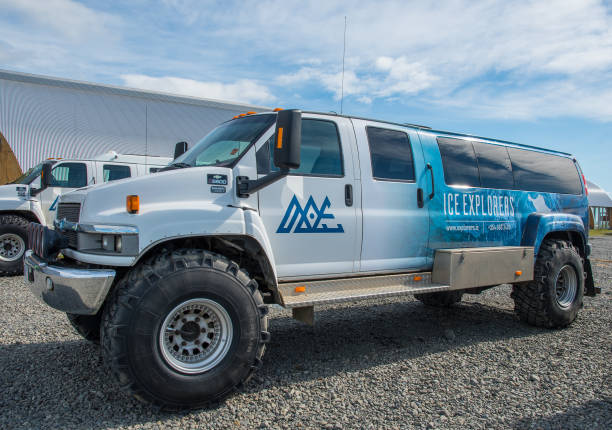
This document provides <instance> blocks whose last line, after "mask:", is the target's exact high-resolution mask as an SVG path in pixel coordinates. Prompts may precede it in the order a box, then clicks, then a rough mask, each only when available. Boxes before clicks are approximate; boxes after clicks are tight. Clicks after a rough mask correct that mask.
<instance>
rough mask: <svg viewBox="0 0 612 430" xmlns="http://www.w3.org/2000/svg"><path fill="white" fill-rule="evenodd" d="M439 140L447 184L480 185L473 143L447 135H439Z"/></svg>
mask: <svg viewBox="0 0 612 430" xmlns="http://www.w3.org/2000/svg"><path fill="white" fill-rule="evenodd" d="M437 140H438V147H439V148H440V155H441V156H442V166H443V168H444V181H445V182H446V184H447V185H464V186H469V187H479V186H480V179H479V177H478V164H477V163H476V154H474V148H473V147H472V143H471V142H470V141H467V140H462V139H449V138H446V137H439V138H438V139H437Z"/></svg>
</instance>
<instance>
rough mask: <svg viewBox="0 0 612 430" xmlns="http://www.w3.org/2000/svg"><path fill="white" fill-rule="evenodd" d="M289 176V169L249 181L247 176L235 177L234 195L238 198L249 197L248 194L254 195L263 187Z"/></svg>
mask: <svg viewBox="0 0 612 430" xmlns="http://www.w3.org/2000/svg"><path fill="white" fill-rule="evenodd" d="M288 174H289V169H283V170H279V171H276V172H272V173H270V174H269V175H266V176H264V177H263V178H259V179H254V180H251V179H249V177H248V176H238V177H236V194H237V195H238V197H249V194H253V193H256V192H257V191H259V190H261V189H262V188H264V187H267V186H268V185H270V184H273V183H274V182H276V181H278V180H279V179H282V178H284V177H285V176H287V175H288Z"/></svg>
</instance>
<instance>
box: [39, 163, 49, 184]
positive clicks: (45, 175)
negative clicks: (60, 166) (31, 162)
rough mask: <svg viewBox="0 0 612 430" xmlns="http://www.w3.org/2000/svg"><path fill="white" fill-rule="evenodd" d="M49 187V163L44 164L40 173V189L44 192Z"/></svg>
mask: <svg viewBox="0 0 612 430" xmlns="http://www.w3.org/2000/svg"><path fill="white" fill-rule="evenodd" d="M49 185H51V163H44V164H43V165H42V171H41V172H40V189H41V190H44V189H45V188H47V187H48V186H49Z"/></svg>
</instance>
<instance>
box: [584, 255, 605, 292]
mask: <svg viewBox="0 0 612 430" xmlns="http://www.w3.org/2000/svg"><path fill="white" fill-rule="evenodd" d="M584 270H585V272H586V279H585V282H584V289H585V291H584V295H585V296H589V297H594V296H596V295H597V294H601V288H600V287H596V286H595V280H594V279H593V269H591V260H589V259H588V258H585V259H584Z"/></svg>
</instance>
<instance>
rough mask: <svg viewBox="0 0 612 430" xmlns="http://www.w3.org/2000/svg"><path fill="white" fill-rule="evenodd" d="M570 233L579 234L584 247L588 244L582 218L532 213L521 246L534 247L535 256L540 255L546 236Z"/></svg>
mask: <svg viewBox="0 0 612 430" xmlns="http://www.w3.org/2000/svg"><path fill="white" fill-rule="evenodd" d="M569 231H571V232H577V233H578V234H579V235H580V237H581V239H582V243H583V245H584V244H586V237H587V234H586V231H585V229H584V223H583V222H582V218H580V217H579V216H577V215H572V214H550V213H532V214H530V215H529V216H528V217H527V222H526V223H525V228H524V229H523V237H522V239H521V245H522V246H533V247H534V254H535V255H538V251H539V249H540V245H541V244H542V241H543V240H544V238H545V237H546V235H548V234H549V233H553V232H569Z"/></svg>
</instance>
